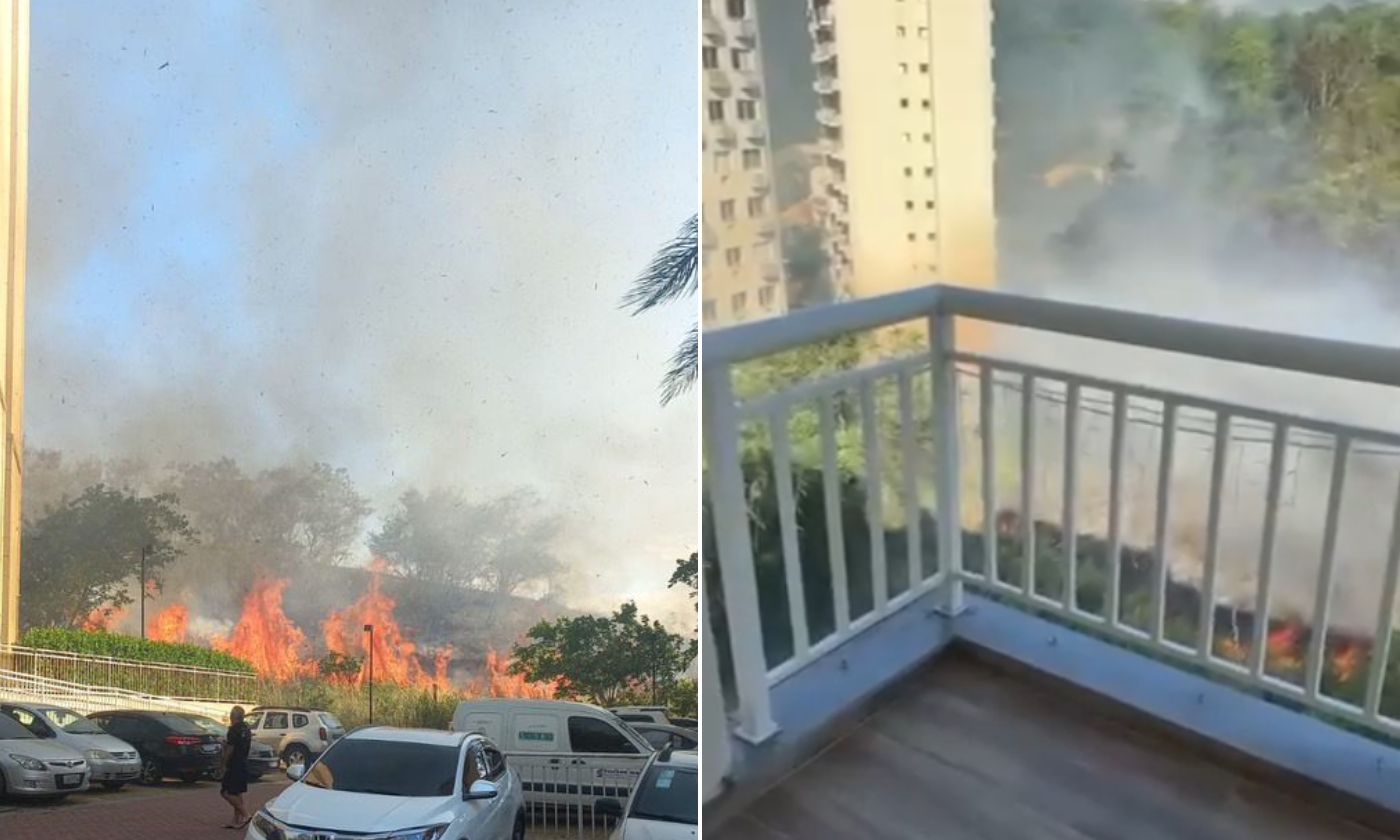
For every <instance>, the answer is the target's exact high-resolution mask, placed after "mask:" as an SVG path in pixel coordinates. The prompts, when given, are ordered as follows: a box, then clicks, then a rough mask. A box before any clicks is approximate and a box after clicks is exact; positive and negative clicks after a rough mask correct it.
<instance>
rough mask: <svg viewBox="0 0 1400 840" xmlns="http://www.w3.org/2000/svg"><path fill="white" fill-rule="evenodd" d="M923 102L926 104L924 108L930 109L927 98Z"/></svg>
mask: <svg viewBox="0 0 1400 840" xmlns="http://www.w3.org/2000/svg"><path fill="white" fill-rule="evenodd" d="M923 104H924V110H925V111H927V110H928V100H927V99H925V100H924V103H923Z"/></svg>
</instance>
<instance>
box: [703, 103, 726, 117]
mask: <svg viewBox="0 0 1400 840" xmlns="http://www.w3.org/2000/svg"><path fill="white" fill-rule="evenodd" d="M705 107H706V108H707V109H709V112H710V122H719V121H720V120H723V119H724V100H723V99H711V100H710V101H709V102H707V103H705Z"/></svg>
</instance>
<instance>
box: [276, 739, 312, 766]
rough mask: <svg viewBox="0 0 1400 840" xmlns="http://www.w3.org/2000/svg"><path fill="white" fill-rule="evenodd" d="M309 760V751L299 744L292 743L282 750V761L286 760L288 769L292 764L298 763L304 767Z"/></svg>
mask: <svg viewBox="0 0 1400 840" xmlns="http://www.w3.org/2000/svg"><path fill="white" fill-rule="evenodd" d="M310 760H311V753H310V752H308V751H307V749H306V747H303V746H302V745H301V744H292V745H291V746H290V747H287V749H285V750H283V751H282V761H284V762H286V764H287V767H288V769H290V768H291V767H292V765H294V764H300V765H302V766H303V767H305V766H306V764H307V762H308V761H310Z"/></svg>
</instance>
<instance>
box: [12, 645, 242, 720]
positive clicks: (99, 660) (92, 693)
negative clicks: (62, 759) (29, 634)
mask: <svg viewBox="0 0 1400 840" xmlns="http://www.w3.org/2000/svg"><path fill="white" fill-rule="evenodd" d="M21 693H23V694H24V695H25V696H26V697H28V698H30V699H31V700H47V701H48V702H53V703H60V702H65V703H67V704H68V705H72V704H73V703H81V702H85V700H84V698H91V699H94V701H95V700H99V699H103V698H109V699H111V700H112V701H113V703H116V701H120V705H123V706H124V707H125V708H140V709H152V710H155V709H172V710H173V709H185V708H191V709H192V708H194V707H198V708H208V709H215V710H217V709H224V710H227V709H228V708H229V707H232V706H233V705H235V704H239V703H241V704H244V705H249V704H250V698H253V697H256V696H257V695H258V679H257V677H256V676H255V675H253V674H245V673H239V672H237V671H220V670H216V669H212V668H199V667H192V666H181V665H167V664H163V663H156V662H139V661H134V660H126V659H114V658H112V657H106V656H92V655H87V654H79V653H69V652H65V651H53V650H41V649H37V648H29V647H22V646H19V645H0V696H16V695H19V694H21ZM104 708H111V705H106V706H104ZM78 710H79V711H82V709H78ZM204 713H207V712H204Z"/></svg>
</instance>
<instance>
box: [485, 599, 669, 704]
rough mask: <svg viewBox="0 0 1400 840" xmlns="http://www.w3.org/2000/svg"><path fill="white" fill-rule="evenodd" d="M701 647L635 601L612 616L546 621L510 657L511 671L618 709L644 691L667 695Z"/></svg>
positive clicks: (584, 616)
mask: <svg viewBox="0 0 1400 840" xmlns="http://www.w3.org/2000/svg"><path fill="white" fill-rule="evenodd" d="M695 649H696V644H695V641H694V640H687V639H685V638H684V637H682V636H679V635H677V634H675V633H671V632H669V631H667V630H666V628H665V627H663V626H662V625H661V623H660V622H658V621H654V620H652V619H649V618H648V617H647V616H645V615H641V614H639V613H638V611H637V605H636V604H635V603H633V602H631V601H628V602H627V603H625V604H623V605H622V606H621V607H620V608H619V609H618V610H617V611H615V612H614V613H613V614H612V615H611V616H610V617H606V618H605V617H602V616H595V615H583V616H577V617H565V618H559V619H555V620H554V621H541V622H539V623H538V624H536V625H535V626H534V627H531V628H530V630H529V631H528V633H527V641H526V642H524V643H522V644H517V645H516V646H515V649H514V650H513V651H512V653H511V657H512V659H513V663H512V665H511V672H512V673H516V674H524V675H525V676H526V678H528V679H529V680H531V681H535V682H545V681H556V680H557V681H559V682H560V685H561V691H562V692H563V693H564V694H566V695H567V696H572V697H580V698H586V699H591V700H593V701H594V702H597V703H599V704H600V705H604V706H613V705H617V703H618V702H619V700H620V699H621V698H622V697H625V696H628V694H629V692H632V691H636V690H639V689H640V690H642V691H645V692H646V693H647V694H648V695H649V696H651V697H652V698H653V702H656V701H657V700H659V698H661V697H663V696H665V694H666V692H667V691H669V690H670V689H671V687H672V686H674V685H675V684H676V683H677V682H678V681H679V680H680V679H681V677H682V675H683V674H684V672H685V669H686V668H687V667H688V665H689V664H690V662H691V660H693V659H694V658H695Z"/></svg>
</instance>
